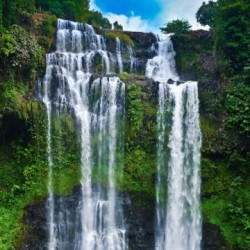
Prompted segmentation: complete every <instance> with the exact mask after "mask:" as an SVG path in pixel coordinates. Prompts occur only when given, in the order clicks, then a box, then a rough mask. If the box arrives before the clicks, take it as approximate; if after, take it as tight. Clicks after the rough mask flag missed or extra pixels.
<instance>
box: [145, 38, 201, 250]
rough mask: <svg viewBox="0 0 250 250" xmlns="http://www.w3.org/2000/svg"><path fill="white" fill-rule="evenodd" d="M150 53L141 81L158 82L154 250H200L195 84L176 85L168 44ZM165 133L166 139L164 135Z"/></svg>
mask: <svg viewBox="0 0 250 250" xmlns="http://www.w3.org/2000/svg"><path fill="white" fill-rule="evenodd" d="M157 46H158V47H153V49H155V50H156V52H157V55H156V56H155V57H154V58H153V59H151V60H149V61H148V64H147V68H146V75H147V76H148V77H151V78H153V79H154V80H156V81H158V82H159V104H158V116H157V124H158V143H157V170H158V175H157V184H156V198H157V207H156V233H155V249H156V250H199V249H200V241H201V218H200V208H199V199H200V176H199V164H200V147H201V132H200V128H199V101H198V90H197V82H191V81H189V82H185V83H183V84H180V85H179V84H177V83H176V82H175V83H174V84H167V80H168V79H172V80H174V81H177V80H178V76H177V74H176V72H175V65H174V55H175V53H174V51H173V47H172V43H171V41H170V39H169V38H167V39H166V40H162V41H159V42H158V44H157ZM168 132H169V133H170V134H169V136H168V134H167V133H168Z"/></svg>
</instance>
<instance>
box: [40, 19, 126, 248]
mask: <svg viewBox="0 0 250 250" xmlns="http://www.w3.org/2000/svg"><path fill="white" fill-rule="evenodd" d="M57 27H58V30H57V46H56V48H57V49H56V51H55V52H53V53H50V54H47V56H46V73H45V77H44V80H43V83H42V85H43V88H42V90H41V93H40V96H42V100H43V102H44V103H45V106H46V108H47V117H48V135H47V137H48V139H47V140H48V165H49V171H48V172H49V174H48V192H49V197H48V200H47V210H48V211H47V218H48V219H47V220H48V242H47V246H46V249H49V250H56V249H58V250H59V249H60V250H68V249H74V250H104V249H109V250H126V249H127V244H126V230H125V225H124V224H123V215H122V208H121V205H120V204H119V202H118V201H117V194H116V180H115V173H116V171H120V170H119V169H117V167H118V165H119V164H120V163H119V162H118V159H117V155H118V152H119V150H122V138H121V133H118V130H119V129H120V127H119V126H120V124H121V123H122V122H121V120H122V119H123V115H124V100H125V86H124V83H122V82H121V81H120V79H119V78H118V77H114V76H112V77H111V76H108V74H109V73H110V59H109V54H108V52H107V51H106V45H105V40H104V38H103V37H102V36H101V35H97V34H96V33H95V31H94V30H93V28H92V27H91V26H90V25H86V24H80V23H76V22H71V21H65V20H60V19H59V20H58V26H57ZM97 59H98V60H99V61H100V62H101V66H102V68H103V72H104V73H105V74H106V75H107V76H105V77H103V78H98V79H95V80H93V79H92V78H91V76H92V75H93V70H94V67H95V65H94V62H95V60H97ZM118 61H119V60H118ZM121 69H122V68H121V67H120V70H121ZM65 113H67V114H68V115H70V116H71V117H72V119H73V120H74V124H75V130H76V131H77V133H78V136H77V137H78V140H79V145H80V149H79V152H80V155H79V162H80V171H81V177H80V184H81V191H80V194H79V195H78V196H77V198H76V199H75V200H74V201H70V202H67V201H68V200H67V199H68V198H66V197H60V198H56V197H55V195H54V185H56V183H55V181H54V161H53V157H55V153H54V150H55V149H54V148H53V145H54V144H55V142H54V141H53V140H52V137H53V132H52V126H53V124H54V123H53V117H54V119H55V118H56V117H57V118H56V119H59V118H60V117H62V116H65ZM62 129H63V128H62ZM54 130H56V128H54ZM65 150H66V151H67V148H66V149H65ZM120 165H121V164H120Z"/></svg>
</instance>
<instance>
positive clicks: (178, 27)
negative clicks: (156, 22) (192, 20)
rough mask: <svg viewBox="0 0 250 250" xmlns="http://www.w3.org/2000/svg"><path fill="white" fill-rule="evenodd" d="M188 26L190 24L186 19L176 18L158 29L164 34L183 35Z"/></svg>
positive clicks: (186, 31)
mask: <svg viewBox="0 0 250 250" xmlns="http://www.w3.org/2000/svg"><path fill="white" fill-rule="evenodd" d="M190 28H191V25H190V24H189V23H188V21H186V20H180V19H176V20H174V21H172V22H169V23H166V24H165V27H162V28H160V30H161V32H163V33H165V34H170V33H174V34H175V36H177V37H183V36H186V35H187V33H188V31H189V30H190Z"/></svg>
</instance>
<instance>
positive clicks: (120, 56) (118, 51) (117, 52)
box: [116, 37, 123, 73]
mask: <svg viewBox="0 0 250 250" xmlns="http://www.w3.org/2000/svg"><path fill="white" fill-rule="evenodd" d="M116 56H117V61H118V66H119V73H122V72H123V65H122V55H121V42H120V39H119V38H118V37H116Z"/></svg>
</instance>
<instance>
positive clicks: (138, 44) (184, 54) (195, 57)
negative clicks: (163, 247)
mask: <svg viewBox="0 0 250 250" xmlns="http://www.w3.org/2000/svg"><path fill="white" fill-rule="evenodd" d="M42 23H43V22H42V21H41V23H39V24H38V25H40V26H42ZM40 28H41V27H40ZM35 30H36V32H38V30H37V29H35ZM36 35H38V36H39V32H38V33H37V34H36ZM50 35H51V37H50V38H48V39H44V43H45V45H46V48H49V47H50V48H51V47H52V48H53V45H52V41H53V37H54V31H53V32H51V34H50ZM104 35H105V33H104ZM124 35H126V36H125V37H124ZM105 36H106V45H107V50H108V51H109V52H110V53H113V54H115V52H116V40H115V39H114V37H111V38H110V34H106V35H105ZM119 36H120V41H121V56H122V61H123V62H124V71H125V72H127V73H123V74H121V75H120V78H121V80H122V81H123V82H124V83H125V84H126V112H127V114H128V115H127V118H126V125H125V161H124V162H125V164H124V179H123V181H120V182H119V183H118V185H119V190H121V191H120V192H118V194H117V195H118V197H117V198H118V199H120V200H121V203H122V204H123V207H124V218H125V221H126V226H127V229H128V232H129V235H128V238H129V242H130V246H131V249H134V250H139V249H145V250H152V249H154V233H153V231H154V230H153V229H154V226H155V225H154V219H155V208H154V205H155V204H154V200H155V197H154V196H155V176H156V167H155V160H156V146H155V145H156V130H157V129H156V128H157V127H156V112H157V110H156V108H157V92H158V84H157V83H156V82H154V81H152V80H151V79H148V78H146V77H145V76H144V75H145V65H146V62H147V60H148V59H150V58H152V57H153V56H154V55H155V51H154V50H152V49H151V46H152V44H153V43H154V42H156V37H155V36H154V35H153V34H146V33H141V32H124V33H122V32H121V33H120V34H119ZM127 37H129V40H128V38H127ZM131 41H132V43H131ZM172 41H173V44H174V47H175V50H176V53H177V55H176V66H177V70H178V73H179V75H180V78H181V80H184V81H185V80H198V81H199V98H200V113H201V129H202V134H203V146H202V172H201V174H202V193H201V198H202V211H203V221H204V222H203V237H202V239H203V240H202V245H203V249H206V250H211V249H220V248H222V247H223V246H226V247H227V248H228V249H233V248H232V245H230V242H229V238H230V237H231V236H232V234H234V233H235V234H237V237H239V231H240V228H242V225H237V228H236V229H235V225H234V224H233V223H232V222H230V220H231V219H232V218H233V216H234V214H233V213H231V212H230V208H232V207H230V206H229V207H228V206H227V204H228V203H229V204H231V203H230V202H231V199H232V198H233V197H235V196H234V195H235V193H236V192H237V190H239V189H240V188H241V186H242V185H243V184H242V182H241V180H239V181H238V182H236V181H235V177H237V176H238V175H239V174H238V172H240V171H241V170H238V169H237V170H235V169H233V166H235V165H238V166H241V165H242V164H246V163H245V162H244V159H243V160H242V159H239V158H237V157H236V158H235V157H233V153H232V152H235V148H236V147H237V145H239V144H237V143H238V137H237V135H235V134H233V138H231V134H230V133H229V131H228V130H227V128H226V124H225V121H226V112H225V110H224V107H223V101H224V99H223V96H224V95H225V88H226V83H225V82H223V80H222V79H221V78H220V77H219V72H218V67H217V60H216V57H215V55H214V54H213V53H212V41H211V33H210V32H207V31H195V32H191V33H190V34H189V36H188V37H187V38H185V39H184V40H180V39H178V38H176V37H172ZM131 58H133V64H132V65H131ZM98 63H99V64H100V58H96V66H95V74H94V76H93V79H92V80H94V79H95V78H98V77H100V76H103V74H104V72H103V71H102V69H100V68H98ZM28 92H29V93H30V92H31V91H30V90H29V91H28ZM134 96H136V99H138V100H139V101H138V103H137V104H136V105H135V104H134V103H133V98H134ZM29 98H30V95H29ZM32 98H34V96H33V97H32ZM27 99H28V98H27ZM21 113H22V114H21V116H19V114H13V113H11V114H4V115H3V118H4V119H1V120H0V122H1V124H0V125H1V126H2V127H1V128H4V130H3V132H1V136H2V137H1V138H3V140H2V141H3V143H4V144H5V145H6V147H5V149H4V148H2V149H1V155H0V156H1V158H0V160H1V162H3V165H4V167H3V168H2V170H4V172H5V175H4V178H5V179H6V182H5V181H2V183H1V186H3V187H4V188H5V189H6V190H7V191H8V190H9V193H10V197H12V196H13V195H14V196H15V197H17V198H16V199H20V200H21V201H22V204H24V205H23V207H25V209H24V211H25V212H24V216H23V218H22V220H21V221H22V226H21V227H20V228H19V231H18V230H17V232H19V235H21V236H20V237H19V238H18V239H19V240H18V242H17V243H13V245H14V244H17V247H16V249H22V250H24V249H38V248H40V249H46V247H45V242H46V239H47V234H46V227H47V225H46V218H45V214H46V204H45V198H44V197H46V195H47V191H46V179H47V163H46V140H45V139H44V138H46V122H47V121H46V115H45V110H44V107H41V106H40V105H38V104H37V103H36V102H31V101H30V102H28V103H25V105H24V106H22V112H21ZM63 122H64V123H65V124H64V125H65V127H67V129H68V128H71V127H72V121H70V119H68V117H66V118H65V120H64V121H63ZM16 124H18V127H19V128H18V131H17V132H15V133H12V130H13V127H15V126H14V125H16ZM138 124H140V125H138ZM12 125H13V126H12ZM70 131H71V132H70V135H60V136H61V137H60V139H61V141H63V143H65V144H66V145H68V147H69V149H70V150H72V151H71V152H69V155H67V156H66V155H65V156H61V155H60V157H62V158H61V159H60V160H61V163H62V165H63V164H65V165H67V164H68V165H70V169H69V170H64V169H63V168H62V169H61V170H60V174H58V176H57V178H58V180H60V181H62V185H61V186H59V187H56V188H57V196H56V202H57V201H58V200H59V199H60V198H62V199H66V200H68V201H69V204H72V206H74V204H73V203H74V197H75V196H76V195H78V193H79V186H78V185H79V172H77V168H76V165H77V164H78V163H77V160H76V159H75V158H74V156H72V155H73V154H74V152H75V148H76V147H77V146H76V145H73V144H72V143H71V142H70V141H69V137H70V138H71V137H72V138H76V135H75V131H72V130H70ZM61 132H62V131H61ZM232 141H233V143H231V142H232ZM74 147H75V148H74ZM70 150H69V151H70ZM7 151H8V154H7V156H5V155H4V153H5V152H7ZM70 154H71V155H70ZM34 155H35V156H36V157H34ZM58 157H59V156H58ZM241 160H242V161H241ZM6 162H7V163H6ZM69 162H70V164H69ZM225 162H226V163H225ZM16 165H18V166H19V168H14V166H16ZM13 169H14V170H13ZM6 173H7V174H6ZM8 173H10V174H11V175H12V176H13V177H14V178H13V182H12V181H10V183H7V182H8V181H7V179H8ZM20 176H21V177H20ZM16 184H17V185H16ZM230 188H234V190H233V191H231V189H230ZM72 190H73V191H72ZM228 190H230V191H229V192H228ZM227 192H228V194H227ZM10 197H7V196H4V201H5V202H6V204H9V203H8V202H9V200H10V199H11V198H10ZM27 197H28V198H27ZM234 200H235V201H236V202H237V204H232V206H233V207H239V208H240V209H241V208H242V205H243V204H242V203H241V202H240V201H239V200H236V199H234ZM32 204H33V205H32ZM11 206H15V205H13V204H11ZM18 209H20V207H19V205H18ZM21 209H22V208H21ZM230 232H232V233H231V234H230ZM230 247H231V248H230ZM238 249H240V248H238ZM242 249H244V248H242ZM245 249H247V248H245Z"/></svg>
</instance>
